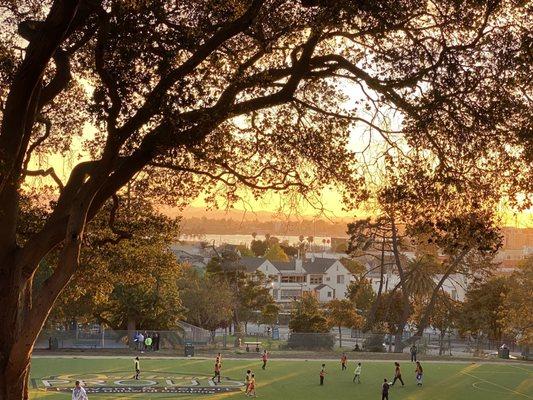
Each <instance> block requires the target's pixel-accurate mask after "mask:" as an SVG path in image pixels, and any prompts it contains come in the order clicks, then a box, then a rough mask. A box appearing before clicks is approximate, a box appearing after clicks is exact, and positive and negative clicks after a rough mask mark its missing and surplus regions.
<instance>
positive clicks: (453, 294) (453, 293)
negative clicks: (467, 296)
mask: <svg viewBox="0 0 533 400" xmlns="http://www.w3.org/2000/svg"><path fill="white" fill-rule="evenodd" d="M452 299H454V300H457V290H455V289H452Z"/></svg>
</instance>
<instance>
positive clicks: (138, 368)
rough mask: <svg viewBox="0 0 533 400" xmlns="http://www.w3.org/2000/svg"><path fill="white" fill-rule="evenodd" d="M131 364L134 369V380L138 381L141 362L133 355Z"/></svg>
mask: <svg viewBox="0 0 533 400" xmlns="http://www.w3.org/2000/svg"><path fill="white" fill-rule="evenodd" d="M133 366H134V369H135V380H137V381H138V380H139V377H140V376H141V363H140V362H139V357H135V359H134V360H133Z"/></svg>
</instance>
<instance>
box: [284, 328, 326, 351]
mask: <svg viewBox="0 0 533 400" xmlns="http://www.w3.org/2000/svg"><path fill="white" fill-rule="evenodd" d="M334 345H335V335H333V334H331V333H298V332H293V333H291V335H290V337H289V342H288V343H287V348H289V349H292V350H331V349H333V346H334Z"/></svg>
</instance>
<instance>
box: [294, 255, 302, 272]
mask: <svg viewBox="0 0 533 400" xmlns="http://www.w3.org/2000/svg"><path fill="white" fill-rule="evenodd" d="M294 264H295V266H296V271H298V270H301V269H303V266H302V259H301V258H297V259H296V260H294Z"/></svg>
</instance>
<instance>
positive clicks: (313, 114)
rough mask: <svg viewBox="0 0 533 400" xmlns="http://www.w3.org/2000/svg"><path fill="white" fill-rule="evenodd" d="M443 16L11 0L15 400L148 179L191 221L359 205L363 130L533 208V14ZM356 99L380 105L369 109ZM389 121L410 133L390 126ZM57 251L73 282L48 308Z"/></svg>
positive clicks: (7, 275)
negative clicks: (124, 206)
mask: <svg viewBox="0 0 533 400" xmlns="http://www.w3.org/2000/svg"><path fill="white" fill-rule="evenodd" d="M440 5H441V7H439V9H438V12H436V11H435V7H434V5H433V4H431V3H427V2H420V1H410V0H405V1H402V2H401V3H398V2H397V1H390V0H389V1H384V2H379V3H372V4H367V3H361V2H356V1H348V2H325V1H320V0H305V1H298V0H237V1H231V2H224V3H220V2H218V1H211V0H209V1H203V0H202V1H199V0H198V1H191V2H187V3H183V2H176V3H173V4H170V5H169V3H168V1H165V0H155V1H149V2H136V1H135V2H128V1H126V0H124V1H120V0H112V1H106V2H102V1H98V0H96V1H86V0H77V1H66V0H53V1H51V2H46V3H36V2H34V1H32V0H22V1H16V2H13V1H11V0H2V2H1V3H0V6H1V7H2V21H1V23H2V28H3V29H1V30H0V35H1V38H2V40H1V43H2V45H1V46H2V47H1V51H0V56H1V57H2V62H1V63H0V68H1V69H0V85H1V89H0V96H1V102H0V104H1V105H2V106H1V110H0V111H1V113H2V115H1V125H0V126H1V128H0V129H1V131H0V216H1V218H2V220H1V224H0V227H1V229H0V274H1V275H2V277H3V278H4V279H2V280H1V281H0V298H2V299H3V304H4V307H2V309H1V310H0V321H1V323H0V338H1V342H0V354H2V357H0V393H1V394H2V396H3V397H4V398H7V399H17V400H18V399H20V398H24V397H27V389H26V388H27V381H28V373H29V364H30V358H31V357H30V353H31V350H32V345H33V343H34V342H35V340H36V338H37V336H38V334H39V331H40V330H41V328H42V326H43V324H44V322H45V320H46V318H47V315H48V313H49V311H50V309H51V307H52V305H53V303H54V301H55V300H56V299H57V297H58V296H59V294H60V292H61V290H62V289H63V288H64V287H65V286H66V284H67V283H68V281H69V280H70V278H71V277H72V275H73V273H74V272H75V271H76V269H77V267H78V258H79V254H80V251H81V247H82V244H83V243H84V239H85V233H86V227H87V223H88V222H90V221H91V220H92V219H93V218H94V217H95V216H96V214H98V211H99V210H100V209H101V208H102V206H103V205H104V204H105V203H106V201H107V200H108V199H109V198H110V197H111V196H112V195H113V194H115V193H117V192H119V191H120V190H121V188H122V187H123V186H124V185H126V184H127V183H128V182H129V181H132V188H133V189H134V190H138V191H142V192H143V194H144V196H145V198H150V199H152V200H153V201H157V202H163V201H164V202H165V203H167V204H169V203H170V204H173V205H176V204H179V205H185V204H188V203H190V198H191V197H195V196H196V195H198V194H199V193H200V192H202V193H206V197H207V199H206V200H207V201H208V202H209V203H213V202H215V203H216V202H217V200H218V202H225V203H232V202H234V201H236V200H237V199H238V197H239V189H241V188H242V187H243V186H245V187H249V188H250V189H251V190H252V193H253V194H254V195H259V194H260V193H261V192H262V191H264V190H267V189H272V190H280V191H285V193H287V192H291V191H293V192H298V193H299V194H300V195H302V196H303V197H304V198H306V199H308V200H309V201H310V202H312V203H313V204H315V205H317V206H318V204H319V196H317V194H318V193H319V190H320V189H321V188H323V187H325V186H326V185H328V184H332V185H334V186H335V187H338V188H343V187H345V188H346V190H344V192H345V193H344V194H345V197H346V199H347V200H350V201H351V202H356V203H357V202H359V201H360V200H361V199H362V198H364V196H365V192H364V185H363V184H362V183H363V180H364V177H363V175H364V174H363V169H362V168H358V167H357V165H354V161H355V163H357V162H359V160H361V159H362V158H361V157H359V156H358V157H354V154H353V153H352V152H351V151H349V150H348V146H347V145H348V143H349V138H348V136H349V132H350V131H353V129H350V128H351V127H354V126H357V127H366V128H367V129H369V130H371V132H372V134H378V135H381V136H382V138H383V139H384V141H385V142H386V143H388V144H389V143H390V144H391V145H392V147H395V148H397V149H399V150H401V149H403V148H404V146H403V143H405V144H406V145H408V146H409V147H410V148H412V149H413V152H412V154H409V155H408V156H409V157H406V160H408V161H409V162H411V160H412V159H413V158H414V157H415V156H417V157H418V158H419V159H418V160H414V162H412V163H411V165H413V166H415V167H420V166H424V167H426V168H427V169H428V170H429V171H430V172H432V178H433V179H434V181H435V182H439V181H440V182H448V181H450V179H452V180H454V181H455V182H456V184H457V185H456V186H457V191H456V193H466V194H467V195H468V196H470V195H471V194H472V193H474V194H475V191H473V190H472V191H469V189H470V190H471V189H472V188H475V189H476V190H477V191H479V192H480V193H482V194H483V196H493V197H497V196H502V195H504V194H506V195H508V196H509V198H510V199H511V200H512V201H513V203H522V204H519V205H524V204H523V203H529V202H530V201H531V196H529V195H526V196H518V195H516V194H519V193H520V192H525V193H527V194H529V193H531V180H530V179H529V177H530V176H531V164H532V163H531V148H532V143H533V142H532V141H531V135H529V132H530V131H531V121H532V120H533V118H531V116H532V115H531V112H532V111H531V110H532V108H533V107H531V96H530V95H529V94H528V93H527V89H524V88H528V87H529V86H528V83H529V79H530V77H531V65H532V63H531V62H530V61H531V55H530V52H529V51H528V43H529V36H528V35H527V34H526V33H527V32H529V31H530V30H531V29H530V28H531V20H530V18H529V15H528V8H527V4H524V3H523V2H522V3H516V4H515V3H514V2H498V1H496V2H492V1H491V2H467V3H463V2H455V1H451V0H445V2H444V3H440ZM21 48H22V50H21ZM495 60H498V61H499V62H495ZM214 71H216V73H213V72H214ZM81 82H84V83H83V84H82V83H81ZM84 85H85V86H84ZM346 85H349V86H350V85H351V86H352V87H354V88H361V90H359V89H357V90H356V91H355V92H356V93H358V94H356V95H355V97H356V99H355V101H354V102H352V101H346V100H347V99H346V91H345V89H344V88H346V87H347V86H346ZM87 86H89V88H87ZM354 104H355V105H356V106H355V107H354V106H353V105H354ZM387 113H388V114H391V113H394V114H395V115H397V116H398V118H399V121H401V126H398V130H396V129H395V128H393V129H382V128H381V127H380V124H375V122H380V120H381V119H382V118H381V116H383V115H384V114H385V115H386V114H387ZM374 117H376V118H374ZM87 122H91V123H92V125H93V126H94V127H95V128H96V129H97V131H96V132H95V133H94V135H88V136H89V137H86V138H84V139H79V141H81V142H82V143H81V148H82V149H83V151H80V152H79V154H76V157H72V159H74V160H80V159H81V160H80V161H79V162H78V163H77V164H76V165H75V166H73V168H72V170H71V172H70V173H69V174H68V177H60V176H59V175H58V174H57V172H56V171H55V169H54V165H52V160H53V158H54V157H51V156H57V155H60V156H61V155H65V153H66V152H68V150H69V149H72V148H73V146H72V145H73V143H75V142H76V140H78V138H79V136H81V135H82V134H83V127H84V126H85V124H86V123H87ZM397 132H401V137H402V141H403V143H402V144H399V145H397V146H395V145H394V143H396V142H395V141H394V139H396V138H397ZM317 149H320V151H317ZM382 154H388V149H387V150H385V151H384V152H382ZM288 155H290V156H288ZM77 156H80V157H77ZM47 158H48V161H47ZM363 159H364V158H363ZM39 160H41V162H39ZM480 160H482V161H480ZM408 166H409V165H405V166H404V165H401V166H400V167H401V169H403V170H405V171H409V170H408ZM411 175H412V174H411ZM35 177H39V179H41V180H45V181H46V183H53V184H54V185H57V190H56V191H55V192H54V196H53V200H54V201H53V202H51V203H50V204H49V207H48V208H47V210H46V215H45V222H44V224H43V225H42V228H41V229H40V230H39V231H37V232H36V233H35V234H34V235H32V236H31V237H29V238H28V239H27V240H26V241H25V242H24V244H21V243H19V242H18V241H17V232H18V230H19V219H18V216H19V211H18V210H19V208H20V205H21V203H20V200H19V198H20V197H19V195H20V192H21V190H26V189H27V188H28V187H32V186H33V187H35V186H36V184H33V185H32V179H33V178H35ZM37 186H38V185H37ZM169 187H172V191H170V190H168V188H169ZM341 190H342V189H341ZM472 198H473V197H472ZM521 200H523V201H521ZM526 206H527V204H526ZM53 249H57V250H58V252H59V255H58V257H57V263H55V264H54V265H53V273H52V275H50V277H49V278H48V279H47V280H46V281H44V282H43V283H42V286H41V289H40V291H39V292H38V293H34V292H33V290H32V287H31V286H32V284H33V279H34V276H35V272H36V270H37V269H38V268H39V265H41V261H42V260H43V258H45V257H46V256H47V255H48V254H49V253H50V252H51V251H52V250H53ZM8 383H9V384H8Z"/></svg>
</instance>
